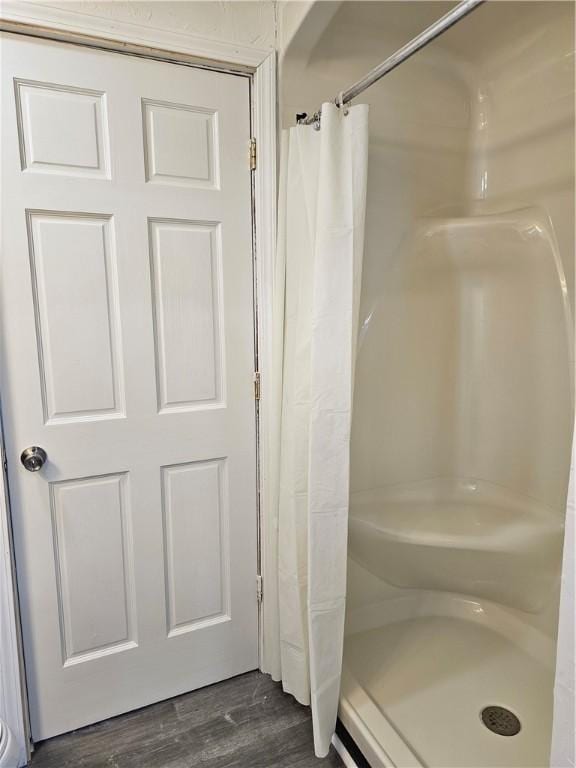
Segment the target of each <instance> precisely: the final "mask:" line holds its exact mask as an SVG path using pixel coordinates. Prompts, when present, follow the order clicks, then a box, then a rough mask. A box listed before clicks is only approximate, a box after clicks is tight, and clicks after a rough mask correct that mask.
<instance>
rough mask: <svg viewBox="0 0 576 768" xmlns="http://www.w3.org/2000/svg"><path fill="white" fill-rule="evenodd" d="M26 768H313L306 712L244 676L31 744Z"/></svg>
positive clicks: (264, 682) (275, 688)
mask: <svg viewBox="0 0 576 768" xmlns="http://www.w3.org/2000/svg"><path fill="white" fill-rule="evenodd" d="M30 766H31V768H193V767H194V768H195V767H196V766H202V767H203V768H289V767H290V768H316V766H318V768H321V766H322V767H326V766H342V762H341V761H340V758H339V757H338V755H337V754H336V753H335V752H334V750H331V752H330V755H329V756H328V757H326V758H324V759H323V760H318V759H317V758H315V757H314V749H313V746H312V725H311V721H310V710H309V709H308V708H307V707H302V706H300V705H299V704H297V703H296V701H295V700H294V699H293V698H292V697H291V696H288V695H287V694H285V693H283V692H282V688H281V687H280V685H279V684H278V683H273V682H272V680H271V679H270V678H269V677H268V675H263V674H261V673H260V672H249V673H248V674H246V675H241V676H240V677H235V678H233V679H232V680H226V681H224V682H223V683H218V684H217V685H212V686H210V687H208V688H202V689H201V690H199V691H194V692H192V693H187V694H185V695H184V696H179V697H177V698H175V699H169V700H168V701H163V702H160V703H159V704H153V705H152V706H150V707H146V708H145V709H140V710H138V711H137V712H130V713H128V714H127V715H121V716H120V717H115V718H113V719H111V720H105V721H104V722H102V723H98V724H97V725H91V726H88V727H87V728H83V729H82V730H79V731H74V732H73V733H68V734H65V735H64V736H57V737H56V738H54V739H49V740H48V741H44V742H41V743H40V744H37V745H36V751H35V752H34V755H33V758H32V761H31V763H30Z"/></svg>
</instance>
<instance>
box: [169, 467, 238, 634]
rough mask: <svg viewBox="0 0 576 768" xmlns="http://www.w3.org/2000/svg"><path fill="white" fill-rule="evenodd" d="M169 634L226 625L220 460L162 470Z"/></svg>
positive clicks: (225, 541) (225, 528) (226, 571)
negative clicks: (214, 624)
mask: <svg viewBox="0 0 576 768" xmlns="http://www.w3.org/2000/svg"><path fill="white" fill-rule="evenodd" d="M162 505H163V516H164V547H165V558H166V591H167V595H166V598H167V599H166V602H167V607H168V633H169V635H177V634H182V633H183V632H189V631H191V630H194V629H198V628H200V627H205V626H207V625H208V624H213V623H215V622H222V621H228V620H229V619H230V616H229V611H230V607H229V601H230V595H229V592H230V590H229V583H228V582H229V562H228V561H229V556H228V524H227V512H226V507H227V490H226V463H225V460H224V459H216V460H213V461H199V462H192V463H189V464H180V465H176V466H171V467H163V468H162Z"/></svg>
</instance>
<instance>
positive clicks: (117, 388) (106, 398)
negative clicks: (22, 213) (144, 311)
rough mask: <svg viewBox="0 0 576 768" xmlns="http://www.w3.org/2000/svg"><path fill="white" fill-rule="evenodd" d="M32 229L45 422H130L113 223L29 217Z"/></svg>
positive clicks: (91, 218) (88, 218)
mask: <svg viewBox="0 0 576 768" xmlns="http://www.w3.org/2000/svg"><path fill="white" fill-rule="evenodd" d="M28 224H29V238H30V243H29V247H30V263H31V271H32V285H33V293H34V310H35V317H36V331H37V336H38V354H39V364H40V373H41V387H42V395H43V406H44V418H45V421H46V422H47V423H52V422H60V421H62V420H65V421H75V420H78V419H86V418H90V419H95V418H96V419H98V418H112V417H118V416H122V415H123V392H122V368H121V364H120V348H121V343H120V332H119V317H118V291H117V285H116V264H115V255H114V243H113V232H112V220H111V219H110V218H109V217H106V218H103V217H100V216H87V215H83V214H82V215H74V214H59V213H46V212H29V213H28Z"/></svg>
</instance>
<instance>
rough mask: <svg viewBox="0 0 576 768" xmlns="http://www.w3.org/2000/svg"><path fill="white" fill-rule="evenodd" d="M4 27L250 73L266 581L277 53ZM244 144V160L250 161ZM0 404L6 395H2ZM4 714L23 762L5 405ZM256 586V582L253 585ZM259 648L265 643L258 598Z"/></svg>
mask: <svg viewBox="0 0 576 768" xmlns="http://www.w3.org/2000/svg"><path fill="white" fill-rule="evenodd" d="M0 32H9V33H13V34H20V35H25V36H27V37H36V38H41V39H46V40H55V41H59V42H63V43H68V44H75V45H83V46H87V47H92V48H98V49H101V50H108V51H110V52H115V53H119V54H129V55H134V56H141V57H143V58H148V59H156V60H160V61H166V62H171V63H174V64H180V65H184V66H194V67H197V68H204V69H212V70H217V71H220V72H228V73H230V74H244V75H246V76H248V77H249V78H250V109H251V126H252V136H253V137H254V138H255V139H256V142H257V162H256V168H255V169H254V170H253V173H252V188H253V192H252V227H253V246H252V258H253V269H254V325H255V355H256V366H257V370H258V372H259V375H260V386H259V400H257V401H256V413H257V437H256V441H257V478H256V482H257V484H258V487H257V499H258V502H257V506H258V510H257V512H258V521H259V522H258V564H257V569H258V571H257V572H258V574H259V578H260V580H261V578H262V566H261V563H262V547H261V542H265V541H266V535H265V534H266V531H265V521H266V514H265V510H264V509H263V503H264V502H265V499H266V493H265V488H266V472H265V470H266V467H267V466H268V454H269V450H270V448H269V443H268V439H267V435H268V434H269V430H268V424H269V420H270V417H271V413H270V403H269V398H268V397H267V386H266V384H267V382H268V381H269V379H270V369H271V361H272V355H271V344H272V306H273V288H274V284H273V279H274V251H275V244H276V195H277V175H276V174H277V172H276V165H277V96H276V91H277V83H276V51H275V50H272V49H260V48H254V47H252V46H245V45H240V44H236V43H226V42H221V41H218V40H208V39H206V38H201V37H196V36H194V35H189V34H187V33H181V32H172V31H167V30H164V29H157V28H154V27H148V26H144V25H141V24H134V23H132V22H118V21H111V20H109V19H104V18H101V17H96V16H92V15H90V14H87V13H83V12H78V11H72V10H62V9H58V8H50V7H49V6H45V5H43V4H40V3H33V2H22V1H21V0H15V1H14V2H3V3H2V6H1V8H0ZM249 156H250V155H249V147H246V162H247V163H248V161H249ZM0 402H1V392H0ZM0 460H1V462H2V471H0V718H1V719H2V720H4V721H5V722H6V723H7V724H8V726H9V728H10V729H11V731H12V734H13V736H14V737H15V740H16V743H17V745H18V748H19V762H18V768H20V766H24V765H26V763H27V761H28V758H29V756H30V750H31V740H30V729H29V724H28V701H27V691H26V676H25V669H24V659H23V654H22V644H21V634H20V618H19V605H18V587H17V580H16V571H15V558H14V549H13V542H12V531H11V514H10V501H9V489H8V484H7V475H6V456H5V451H4V436H3V432H2V429H1V407H0ZM254 589H255V590H256V584H255V585H254ZM259 608H260V611H259V614H260V627H259V647H260V650H261V647H262V621H261V614H262V603H260V606H259Z"/></svg>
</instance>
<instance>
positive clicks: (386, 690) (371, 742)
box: [340, 596, 553, 768]
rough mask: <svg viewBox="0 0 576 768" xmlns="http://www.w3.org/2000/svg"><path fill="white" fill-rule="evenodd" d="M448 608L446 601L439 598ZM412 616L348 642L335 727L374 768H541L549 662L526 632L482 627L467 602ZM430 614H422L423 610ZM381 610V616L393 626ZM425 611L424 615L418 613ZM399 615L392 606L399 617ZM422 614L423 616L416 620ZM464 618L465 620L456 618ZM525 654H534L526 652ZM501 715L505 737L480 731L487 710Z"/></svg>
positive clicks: (545, 758) (478, 612)
mask: <svg viewBox="0 0 576 768" xmlns="http://www.w3.org/2000/svg"><path fill="white" fill-rule="evenodd" d="M445 597H446V598H447V599H448V598H449V596H445ZM431 601H432V604H431V611H432V615H416V616H414V617H413V618H403V619H401V620H397V621H391V622H390V623H388V624H386V625H384V626H380V627H378V628H376V629H371V630H367V631H362V632H357V633H356V634H353V635H350V636H347V638H346V643H345V652H344V674H343V683H342V697H341V705H340V717H341V719H342V721H343V723H344V725H345V726H346V727H347V728H348V730H349V731H350V733H351V734H352V736H353V737H354V738H355V739H356V741H357V743H358V744H359V746H360V748H361V749H362V750H363V751H364V753H365V755H366V757H367V759H368V760H369V761H370V764H371V765H372V766H373V768H382V767H383V766H398V767H400V766H401V767H402V768H409V767H416V766H429V767H430V768H468V767H469V768H502V766H506V768H530V767H532V766H533V767H534V768H543V767H544V766H547V765H549V749H550V734H551V713H552V690H553V672H552V667H551V664H550V663H548V664H547V663H545V659H546V657H548V661H549V659H550V658H551V657H552V655H553V650H552V649H551V647H550V646H549V645H548V641H546V639H545V638H543V637H542V636H540V635H539V633H537V632H536V631H535V630H534V629H532V628H526V629H525V630H524V631H523V630H522V625H521V624H519V623H518V624H517V625H516V626H514V622H512V623H510V622H508V623H509V626H508V627H507V628H506V626H505V625H506V618H505V616H506V612H505V609H499V608H494V611H495V617H496V619H497V620H498V616H500V617H504V621H503V624H502V627H500V628H499V629H494V628H493V627H492V626H489V625H486V621H487V620H488V618H489V615H488V614H486V613H485V612H484V610H483V608H482V606H481V605H480V604H478V603H474V602H471V601H465V600H459V598H457V597H454V598H453V600H452V608H453V610H452V614H453V615H435V614H438V613H440V611H442V610H444V609H443V608H442V607H441V606H440V607H438V603H436V604H435V603H434V597H432V598H431ZM428 608H429V609H430V606H428ZM395 611H398V605H396V606H395V604H394V601H390V608H389V610H387V611H386V613H387V614H388V615H389V616H390V615H392V617H394V614H395ZM425 612H426V609H424V613H425ZM402 613H404V614H406V613H407V611H406V605H405V601H404V605H402V601H400V610H399V612H398V613H397V616H398V615H400V614H402ZM420 613H422V606H421V611H420ZM466 613H468V614H469V616H470V618H469V619H467V618H462V617H458V614H461V615H463V616H465V615H466ZM530 645H532V646H533V647H530ZM494 705H496V706H500V707H504V708H506V709H507V710H510V712H511V713H513V715H515V716H516V717H517V718H518V719H519V721H520V725H521V729H520V731H519V732H518V733H517V734H516V735H514V736H503V735H500V734H497V733H493V732H492V731H491V730H489V729H488V728H487V727H486V725H485V724H484V723H483V721H482V711H483V710H484V709H485V708H486V707H489V706H494Z"/></svg>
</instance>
